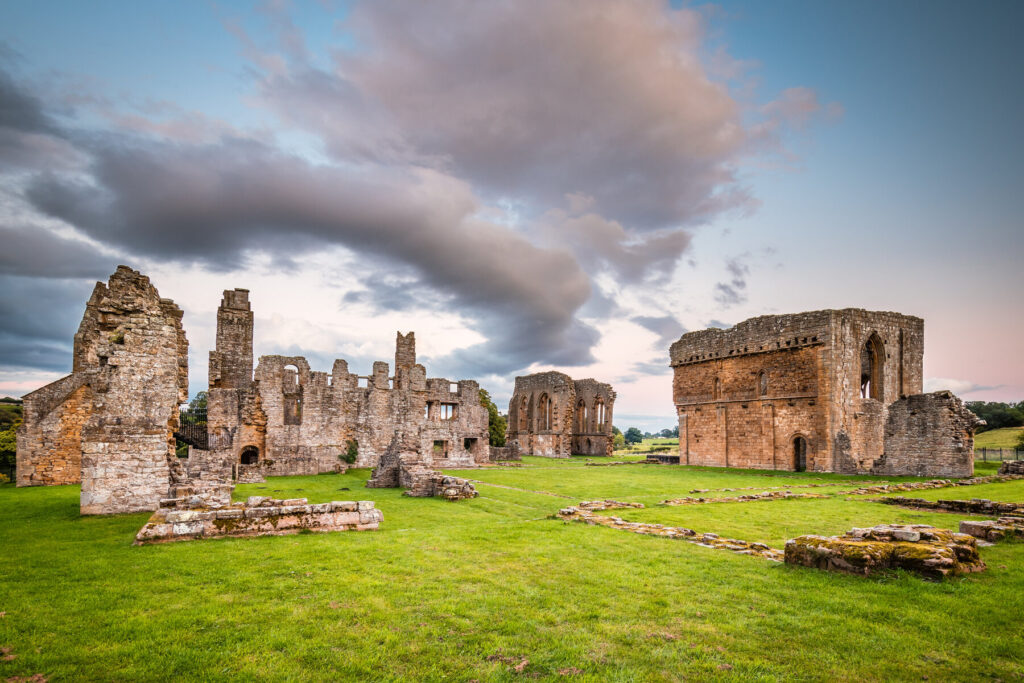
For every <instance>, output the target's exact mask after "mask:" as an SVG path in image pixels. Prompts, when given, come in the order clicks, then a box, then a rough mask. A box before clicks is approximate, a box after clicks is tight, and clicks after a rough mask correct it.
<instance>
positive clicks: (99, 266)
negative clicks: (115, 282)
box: [0, 225, 117, 280]
mask: <svg viewBox="0 0 1024 683" xmlns="http://www.w3.org/2000/svg"><path fill="white" fill-rule="evenodd" d="M0 243H2V244H3V245H4V248H3V249H2V250H0V274H3V275H26V276H35V277H43V278H91V279H96V280H101V279H106V277H107V276H108V275H109V274H110V273H112V272H113V271H114V269H115V268H116V266H117V258H116V257H113V256H105V255H103V254H102V253H100V252H99V251H98V250H97V249H96V248H95V247H93V246H92V245H91V244H89V243H87V242H84V241H82V240H76V239H69V238H66V237H62V236H60V235H58V234H56V233H54V232H51V231H50V230H47V229H46V228H42V227H38V226H18V227H12V226H5V225H0Z"/></svg>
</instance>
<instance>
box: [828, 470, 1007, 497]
mask: <svg viewBox="0 0 1024 683" xmlns="http://www.w3.org/2000/svg"><path fill="white" fill-rule="evenodd" d="M1018 479H1024V474H993V475H991V476H988V477H970V478H969V479H929V480H928V481H906V482H902V483H899V484H879V485H878V486H864V487H862V488H859V489H853V490H852V491H840V493H841V494H843V495H847V496H869V495H873V494H878V493H896V492H899V491H921V490H924V489H946V488H950V487H952V486H977V485H978V484H1000V483H1003V482H1007V481H1017V480H1018Z"/></svg>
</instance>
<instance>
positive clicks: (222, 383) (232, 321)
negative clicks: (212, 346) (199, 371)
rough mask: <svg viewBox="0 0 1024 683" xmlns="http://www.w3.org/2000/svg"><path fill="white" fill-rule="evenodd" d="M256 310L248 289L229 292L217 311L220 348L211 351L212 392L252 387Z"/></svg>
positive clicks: (218, 343)
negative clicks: (251, 302)
mask: <svg viewBox="0 0 1024 683" xmlns="http://www.w3.org/2000/svg"><path fill="white" fill-rule="evenodd" d="M252 321H253V316H252V308H251V307H250V305H249V290H248V289H226V290H224V298H223V299H221V302H220V307H219V308H218V309H217V346H216V350H214V351H210V388H211V389H248V388H249V386H250V385H251V384H252V367H253V365H252V327H253V324H252Z"/></svg>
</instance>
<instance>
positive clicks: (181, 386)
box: [18, 266, 188, 514]
mask: <svg viewBox="0 0 1024 683" xmlns="http://www.w3.org/2000/svg"><path fill="white" fill-rule="evenodd" d="M181 318H182V312H181V309H179V308H178V307H177V306H176V305H175V304H174V302H173V301H171V300H169V299H161V298H160V295H159V293H158V292H157V290H156V288H155V287H153V285H152V284H151V283H150V281H149V278H147V277H145V276H143V275H141V274H140V273H138V272H137V271H134V270H132V269H131V268H128V267H127V266H118V268H117V271H116V272H115V273H114V274H113V275H111V277H110V280H109V281H108V283H107V284H103V283H101V282H98V283H96V287H95V288H94V290H93V293H92V297H91V298H90V299H89V302H88V304H87V305H86V310H85V315H84V316H83V317H82V322H81V325H80V326H79V328H78V333H77V334H76V335H75V344H74V365H73V371H72V373H71V375H69V376H67V377H65V378H63V379H61V380H58V381H57V382H54V383H53V384H50V385H47V386H46V387H43V388H42V389H39V390H38V391H35V392H32V393H31V394H29V395H28V396H26V397H25V407H26V410H25V416H26V420H25V424H24V425H23V426H22V428H21V429H20V430H19V434H18V483H19V484H20V485H33V484H50V483H74V481H77V480H78V479H79V478H80V481H81V484H82V494H81V510H82V514H104V513H113V512H137V511H141V510H155V509H156V507H157V505H158V503H159V501H160V499H161V498H164V497H165V496H166V495H167V491H168V486H169V483H170V478H171V459H172V458H174V445H175V440H174V437H173V431H174V429H175V427H176V426H177V420H178V409H177V406H178V404H179V403H180V402H183V401H184V400H185V399H186V398H187V396H188V341H187V340H186V338H185V332H184V330H183V329H182V326H181ZM79 472H80V477H79Z"/></svg>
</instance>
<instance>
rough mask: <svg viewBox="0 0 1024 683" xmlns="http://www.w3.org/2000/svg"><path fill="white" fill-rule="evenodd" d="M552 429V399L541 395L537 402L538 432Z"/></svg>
mask: <svg viewBox="0 0 1024 683" xmlns="http://www.w3.org/2000/svg"><path fill="white" fill-rule="evenodd" d="M549 429H551V399H550V398H548V395H547V394H541V396H540V401H538V402H537V430H538V431H544V430H549Z"/></svg>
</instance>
